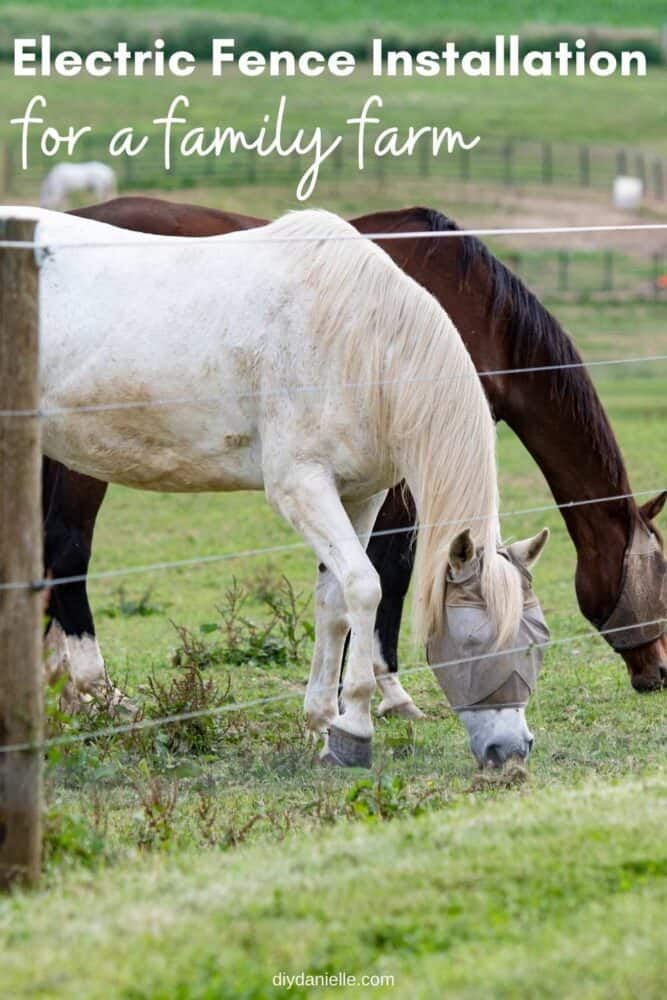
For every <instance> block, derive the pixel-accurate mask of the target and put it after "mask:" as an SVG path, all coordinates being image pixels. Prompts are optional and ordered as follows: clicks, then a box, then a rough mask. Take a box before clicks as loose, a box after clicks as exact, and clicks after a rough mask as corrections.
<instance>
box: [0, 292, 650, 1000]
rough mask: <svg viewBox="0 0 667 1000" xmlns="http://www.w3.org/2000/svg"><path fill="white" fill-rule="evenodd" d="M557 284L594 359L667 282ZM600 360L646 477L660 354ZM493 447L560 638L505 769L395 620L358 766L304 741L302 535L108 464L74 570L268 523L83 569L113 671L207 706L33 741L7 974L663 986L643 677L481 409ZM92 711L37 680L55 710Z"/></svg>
mask: <svg viewBox="0 0 667 1000" xmlns="http://www.w3.org/2000/svg"><path fill="white" fill-rule="evenodd" d="M554 308H555V309H556V311H557V313H558V315H559V317H560V318H561V320H562V321H563V323H564V324H565V325H566V327H567V328H568V329H569V330H570V331H571V332H572V334H573V335H574V337H575V339H576V341H577V344H578V346H579V348H580V349H581V350H582V352H583V354H584V357H585V358H587V359H591V360H592V359H594V358H598V359H603V358H607V359H610V358H616V357H623V356H630V355H633V356H635V355H649V354H655V353H665V345H666V341H665V308H664V305H661V304H659V303H651V302H644V303H641V302H631V303H618V304H606V305H605V304H600V303H596V304H595V305H587V304H582V303H579V304H575V303H562V302H561V303H555V304H554ZM595 378H596V382H597V384H598V388H599V391H600V394H601V396H602V399H603V401H604V403H605V406H606V408H607V411H608V413H609V415H610V417H611V419H612V422H613V425H614V428H615V431H616V433H617V435H618V438H619V441H620V444H621V447H622V449H623V452H624V455H625V458H626V460H627V464H628V468H629V472H630V477H631V482H632V484H633V487H634V488H635V489H636V490H642V489H649V488H656V489H657V488H659V487H664V486H665V485H667V481H666V479H665V477H666V475H667V468H666V466H665V458H664V456H665V451H664V432H665V419H666V417H667V406H666V402H665V400H666V399H667V395H666V390H667V363H665V362H660V363H652V364H651V363H645V364H642V365H638V366H632V367H630V366H628V367H609V368H599V369H596V372H595ZM545 405H547V402H546V395H545ZM499 453H500V454H499V457H500V468H501V491H502V508H503V510H504V511H505V512H506V514H507V516H506V517H505V518H504V520H503V529H504V532H505V535H506V536H507V537H512V538H516V537H523V536H525V535H527V534H529V533H534V532H535V531H537V530H538V529H539V528H541V527H542V525H544V524H548V525H549V526H550V528H551V530H552V539H551V542H550V545H549V548H548V549H547V551H546V553H545V555H544V558H543V561H542V562H541V563H540V566H539V567H538V569H537V572H536V589H537V591H538V593H539V595H540V597H541V599H542V602H543V605H544V608H545V611H546V614H547V617H548V619H549V622H550V625H551V628H552V633H553V636H554V638H555V639H559V638H564V637H572V636H574V637H575V638H574V640H573V641H568V642H567V643H560V644H555V645H554V646H553V647H552V649H551V650H550V651H549V652H548V654H547V657H546V662H545V666H544V670H543V674H542V677H541V681H540V686H539V691H538V693H537V695H536V696H535V698H534V699H533V702H532V704H531V706H530V709H529V719H530V723H531V726H532V728H533V730H534V733H535V737H536V744H535V748H534V752H533V756H532V757H531V760H530V764H529V767H528V771H527V773H526V772H525V771H523V770H522V769H518V768H515V769H512V768H510V770H509V771H508V772H506V773H505V774H504V775H501V776H495V777H494V776H492V777H488V776H486V775H480V774H479V773H478V772H477V770H476V768H475V766H474V763H473V760H472V757H471V756H470V754H469V752H468V749H467V746H466V739H465V737H464V734H463V730H462V728H461V727H460V726H459V724H458V723H457V721H456V719H455V718H454V717H453V715H452V713H451V712H450V711H449V709H448V707H447V705H446V703H445V702H444V700H443V697H442V695H441V693H440V691H439V688H438V687H437V685H436V684H435V682H434V681H433V680H432V678H431V676H430V674H429V672H428V671H426V670H423V669H420V668H422V667H423V665H424V659H423V653H422V651H421V650H420V649H418V648H415V646H414V645H413V644H412V643H411V640H410V632H409V623H408V622H407V621H406V627H405V628H404V630H403V635H402V639H401V655H402V662H403V664H404V665H405V666H406V667H408V668H411V669H412V672H410V669H408V670H407V671H406V673H405V675H404V683H405V684H406V686H407V687H408V689H409V690H410V691H411V693H412V694H413V696H414V698H415V700H416V701H417V703H418V704H419V705H420V706H421V707H422V709H424V711H425V712H426V713H427V718H426V720H425V721H424V722H422V723H419V724H416V725H411V724H408V723H406V722H403V721H400V720H390V721H385V722H381V721H378V723H377V728H376V738H375V765H374V769H373V771H372V772H371V774H370V775H365V774H362V773H359V772H357V773H338V772H331V771H323V770H322V769H320V768H318V767H317V766H316V765H315V764H314V748H313V747H312V746H311V745H310V744H308V743H307V741H306V739H305V735H304V731H303V726H302V723H301V721H300V708H301V700H302V697H303V692H304V681H305V679H306V677H307V670H308V667H307V660H308V654H309V650H310V643H311V633H310V631H309V628H308V623H309V622H310V621H311V619H312V611H311V603H310V597H311V590H312V583H313V578H314V571H315V566H314V560H313V558H312V556H311V554H310V553H309V552H308V551H307V550H306V549H305V548H303V547H301V546H299V544H298V542H299V540H298V538H297V537H296V536H295V535H294V533H293V532H292V531H291V530H290V529H289V528H287V526H286V525H285V524H284V523H283V522H282V521H280V520H279V519H278V518H277V517H276V516H275V515H274V514H273V513H271V512H270V511H269V509H268V507H267V505H266V503H265V501H264V499H263V497H262V496H261V495H260V494H253V495H246V494H237V495H229V496H210V495H209V496H193V497H188V496H176V495H152V494H147V493H146V494H144V493H135V492H132V491H129V490H125V489H121V488H112V489H111V490H110V493H109V497H108V499H107V502H106V503H105V506H104V509H103V512H102V515H101V517H100V520H99V524H98V530H97V538H96V546H95V558H94V561H93V566H92V570H93V572H94V573H95V572H102V573H104V572H106V571H108V570H114V569H121V568H125V567H128V566H135V567H138V566H141V565H146V564H149V563H153V562H157V561H160V562H162V561H172V560H180V559H193V560H194V559H197V558H198V557H200V556H209V555H211V554H215V553H218V554H220V555H227V556H229V555H230V554H232V553H240V552H243V551H246V550H257V549H265V548H273V547H280V546H288V547H289V548H288V549H287V550H286V551H274V552H270V553H265V554H259V555H257V554H255V555H252V556H251V555H248V556H246V557H243V556H239V557H238V558H234V559H229V560H226V561H220V562H218V563H209V564H207V565H204V566H198V567H196V568H189V569H185V568H183V569H178V570H164V571H159V572H158V571H156V572H145V573H139V574H137V575H135V576H127V577H120V578H118V579H113V580H98V581H95V582H93V583H92V584H91V587H90V592H91V599H92V604H93V607H94V609H95V612H96V615H97V622H98V631H99V637H100V642H101V645H102V649H103V651H104V653H105V655H106V658H107V663H108V667H109V670H110V672H111V674H112V676H113V678H114V679H115V680H116V681H117V682H118V683H120V684H122V685H123V687H124V688H125V689H126V690H127V691H128V692H129V693H130V695H131V696H132V697H133V698H134V699H135V701H136V702H137V703H138V704H139V705H140V706H142V707H143V711H144V714H145V718H146V719H151V718H152V717H155V716H156V715H159V714H169V713H170V712H171V711H175V710H183V709H186V710H187V709H189V708H193V707H195V708H196V707H201V706H209V707H211V706H219V707H220V708H221V709H222V711H221V713H220V714H219V715H217V716H216V717H215V718H214V719H213V720H207V722H206V724H205V725H202V724H200V723H190V724H187V723H182V724H180V725H177V726H174V727H167V728H159V729H156V730H146V731H145V732H144V733H142V734H139V735H134V736H131V737H129V738H128V737H117V738H110V737H105V736H100V737H98V738H97V739H92V740H90V741H88V742H87V743H85V744H84V745H78V746H74V747H70V748H66V749H61V750H58V751H51V753H50V754H49V759H48V763H47V812H46V831H47V832H46V862H45V875H44V881H43V884H42V887H41V888H40V890H38V891H37V892H36V893H32V894H29V893H17V894H16V895H15V896H14V897H12V898H11V899H9V900H3V901H2V902H1V903H0V946H1V947H2V950H3V956H4V957H3V991H4V992H5V994H6V995H8V996H12V997H17V998H18V997H44V998H47V997H48V998H51V997H61V996H62V997H64V996H76V997H77V998H78V997H82V998H97V997H99V998H107V997H110V996H113V997H122V998H125V1000H138V998H146V1000H148V998H151V1000H152V998H164V1000H167V998H169V1000H171V998H173V997H182V998H191V997H192V998H194V997H196V998H210V1000H213V998H216V1000H217V998H220V997H223V998H226V997H229V998H236V997H253V998H258V1000H260V998H261V1000H263V998H266V997H274V996H275V997H277V996H282V995H284V994H285V992H286V991H285V989H284V988H283V987H280V986H274V985H273V977H274V976H275V975H277V974H278V973H280V972H285V973H287V974H290V975H292V974H296V973H298V972H300V971H304V972H306V973H309V974H313V975H314V974H318V973H319V974H325V973H333V972H336V971H340V970H343V971H345V972H346V973H347V974H348V975H351V974H356V975H359V976H361V975H364V974H378V975H391V976H394V985H393V986H389V985H386V984H385V985H384V986H382V987H378V988H377V989H373V990H372V991H371V990H370V988H369V989H368V990H367V991H364V990H363V989H359V988H352V987H349V988H348V989H347V990H338V989H337V990H336V991H335V992H336V994H338V993H341V994H342V995H344V996H357V995H363V996H365V995H380V996H399V997H406V998H407V997H415V996H416V997H430V996H434V995H446V996H455V997H465V998H476V997H479V996H481V995H484V996H494V997H495V996H498V997H508V998H509V997H517V996H526V995H529V996H531V997H554V998H556V997H558V998H561V997H563V996H572V995H576V996H582V997H587V998H588V997H590V998H594V997H595V998H598V997H599V998H605V1000H607V998H610V997H614V998H615V997H623V998H625V997H628V998H630V997H637V996H642V997H643V998H644V997H648V998H653V997H655V998H658V997H660V996H662V995H663V992H664V990H663V987H664V968H665V961H666V960H667V952H666V950H665V941H664V932H663V929H662V927H661V920H662V914H663V913H664V907H665V904H666V903H667V891H666V889H665V875H666V873H667V853H666V851H665V846H664V824H665V816H666V815H667V812H666V809H667V772H666V770H665V751H666V750H667V728H666V727H665V698H664V696H663V695H660V694H659V695H654V696H645V697H640V696H638V695H636V694H634V693H633V692H632V690H631V688H630V686H629V683H628V681H627V678H626V675H625V668H624V667H623V664H622V663H621V661H620V660H619V659H618V657H616V656H615V655H614V654H613V653H612V652H611V650H610V649H609V648H608V647H607V646H606V645H605V644H604V643H603V642H602V641H601V640H599V639H597V638H590V628H589V626H588V625H587V623H586V622H585V621H584V620H583V619H582V617H581V616H580V614H579V612H578V610H577V606H576V602H575V597H574V589H573V572H574V557H573V549H572V546H571V543H570V542H569V539H568V536H567V534H566V531H565V528H564V524H563V522H562V520H561V519H560V516H559V515H558V514H557V512H555V511H548V512H545V513H540V514H516V513H513V512H516V511H520V510H523V509H525V508H529V507H535V506H542V505H548V504H549V503H550V502H551V497H550V495H549V492H548V489H547V488H546V485H545V483H544V481H543V479H542V477H541V475H540V473H539V472H538V470H537V468H536V467H535V466H534V464H533V462H532V460H531V459H530V458H529V457H528V455H527V453H525V451H524V450H523V449H522V447H521V446H520V445H519V443H518V441H517V440H516V439H515V438H514V437H513V436H512V434H511V433H510V432H509V431H508V430H507V428H503V427H501V428H500V432H499ZM584 461H585V443H584V442H582V462H584ZM283 574H284V575H285V576H286V577H287V578H288V579H289V581H290V583H291V585H292V588H293V590H294V592H295V593H296V595H297V598H296V604H297V612H296V614H293V613H292V612H291V611H290V610H289V600H288V595H287V593H286V591H285V589H284V587H285V585H284V583H281V576H282V575H283ZM240 593H242V594H243V595H244V599H245V603H244V604H243V605H242V606H241V607H240V608H239V607H238V606H237V607H235V608H234V607H233V606H232V605H234V602H235V601H237V598H238V596H239V594H240ZM298 595H300V596H298ZM269 602H272V603H273V609H274V610H273V611H269V609H268V603H269ZM276 608H277V609H278V611H279V618H280V622H279V623H278V625H275V626H274V627H273V629H272V630H271V631H270V633H265V632H264V631H263V630H262V629H263V628H265V627H266V626H267V625H268V622H269V620H270V619H271V618H272V617H274V613H275V610H276ZM281 623H282V624H281ZM176 627H178V628H179V629H180V632H177V630H176ZM184 627H185V628H187V629H188V630H189V631H188V632H184V631H183V628H184ZM415 667H416V668H417V669H416V670H415V669H414V668H415ZM179 684H180V686H179ZM264 698H271V699H274V700H273V701H271V702H269V703H268V704H264V705H261V704H259V705H258V704H256V702H257V701H258V700H261V699H264ZM240 706H246V707H240ZM104 722H105V716H104V713H102V714H101V717H100V718H98V719H89V720H86V719H83V720H80V721H77V720H74V719H69V718H67V717H62V716H60V715H59V714H58V712H57V711H56V708H55V702H54V698H53V696H52V697H51V698H50V708H49V732H51V733H52V734H57V733H65V734H67V733H76V732H77V731H80V730H81V728H84V729H85V727H86V726H90V725H92V726H93V727H95V726H99V725H103V724H104ZM86 956H87V957H86ZM333 992H334V991H333V990H330V991H327V990H325V989H315V988H313V989H310V988H307V987H302V988H298V989H297V988H295V989H294V990H292V993H293V995H296V996H302V997H305V996H320V995H321V996H324V995H329V994H330V993H333Z"/></svg>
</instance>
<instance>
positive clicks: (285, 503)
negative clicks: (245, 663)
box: [266, 466, 383, 766]
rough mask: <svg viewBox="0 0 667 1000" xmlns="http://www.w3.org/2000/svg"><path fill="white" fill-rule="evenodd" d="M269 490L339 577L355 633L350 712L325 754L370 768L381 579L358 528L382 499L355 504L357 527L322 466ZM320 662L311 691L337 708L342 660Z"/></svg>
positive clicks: (334, 728) (348, 682)
mask: <svg viewBox="0 0 667 1000" xmlns="http://www.w3.org/2000/svg"><path fill="white" fill-rule="evenodd" d="M266 492H267V496H268V497H269V499H270V500H271V501H272V502H273V503H275V504H276V506H277V507H278V509H279V510H280V512H281V513H282V514H283V516H284V517H286V518H287V519H288V520H289V521H290V522H291V523H292V524H293V525H294V527H295V528H296V529H297V531H299V532H300V533H301V534H302V535H303V537H304V538H305V539H306V541H308V542H309V543H310V545H312V547H313V549H314V550H315V553H316V555H317V558H318V560H319V561H320V562H322V563H324V565H325V566H326V567H327V569H328V570H329V571H330V572H331V573H332V574H333V576H334V577H335V579H336V580H337V582H338V584H339V586H340V588H341V591H342V595H343V600H344V604H345V611H346V614H347V620H348V622H349V627H350V629H351V633H352V634H351V639H350V653H349V659H348V666H347V670H346V673H345V681H344V687H343V693H344V698H345V706H346V710H345V715H344V716H340V717H337V718H336V719H335V721H334V722H333V723H332V725H331V726H330V729H329V741H328V750H325V754H326V755H328V758H329V759H330V760H332V761H333V762H335V763H338V764H345V765H350V766H355V765H356V766H369V765H370V757H371V741H372V736H373V723H372V721H371V713H370V702H371V696H372V694H373V691H374V690H375V676H374V674H373V627H374V622H375V612H376V610H377V606H378V603H379V601H380V582H379V579H378V575H377V573H376V572H375V570H374V569H373V567H372V565H371V563H370V561H369V559H368V557H367V555H366V552H365V549H364V546H363V545H362V543H361V542H360V540H359V538H358V537H357V531H360V533H363V532H366V531H368V530H369V528H370V525H371V524H372V522H373V518H374V516H375V514H376V512H377V510H378V506H379V503H380V502H381V500H382V499H383V497H382V496H378V497H374V498H372V499H371V500H369V501H368V502H367V503H364V504H360V505H355V507H354V508H351V509H350V515H351V516H352V518H353V519H354V521H355V522H356V523H355V527H353V525H352V523H351V520H350V516H349V515H348V513H347V512H346V510H345V508H344V507H343V504H342V503H341V500H340V497H339V496H338V493H337V491H336V489H335V486H334V484H333V480H332V477H331V476H330V475H329V474H328V473H327V472H326V471H325V469H323V468H322V467H320V466H307V467H304V466H297V467H294V468H293V469H292V470H291V472H290V475H289V477H288V478H287V479H282V480H280V481H276V482H275V483H270V482H268V481H267V487H266ZM355 528H356V530H355ZM341 646H342V643H341ZM340 651H341V650H340V649H339V650H338V657H339V656H340ZM319 662H320V669H318V664H316V663H315V662H314V664H313V670H312V671H311V686H310V690H311V692H314V691H315V690H316V686H317V684H318V683H319V684H320V686H321V687H326V688H328V689H330V690H331V692H332V695H333V699H332V701H331V711H333V710H334V708H333V706H334V705H335V694H336V678H337V670H338V663H339V662H340V659H339V658H337V659H334V658H333V657H327V658H326V661H323V660H322V659H320V661H319ZM322 662H326V663H328V664H329V668H330V676H326V677H325V676H324V673H322V672H321V664H322Z"/></svg>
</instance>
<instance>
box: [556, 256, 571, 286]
mask: <svg viewBox="0 0 667 1000" xmlns="http://www.w3.org/2000/svg"><path fill="white" fill-rule="evenodd" d="M569 265H570V255H569V253H568V251H567V250H561V251H560V253H559V254H558V291H559V292H566V291H567V287H568V284H569V273H570V266H569Z"/></svg>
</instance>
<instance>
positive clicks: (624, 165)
mask: <svg viewBox="0 0 667 1000" xmlns="http://www.w3.org/2000/svg"><path fill="white" fill-rule="evenodd" d="M627 172H628V154H627V153H626V152H625V150H624V149H619V151H618V153H617V154H616V173H617V174H619V175H621V176H623V175H625V174H627Z"/></svg>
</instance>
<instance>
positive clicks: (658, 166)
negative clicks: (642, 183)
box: [653, 160, 665, 200]
mask: <svg viewBox="0 0 667 1000" xmlns="http://www.w3.org/2000/svg"><path fill="white" fill-rule="evenodd" d="M653 189H654V192H655V196H656V198H660V199H661V200H662V199H663V198H664V197H665V179H664V173H663V169H662V160H656V161H655V162H654V164H653Z"/></svg>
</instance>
